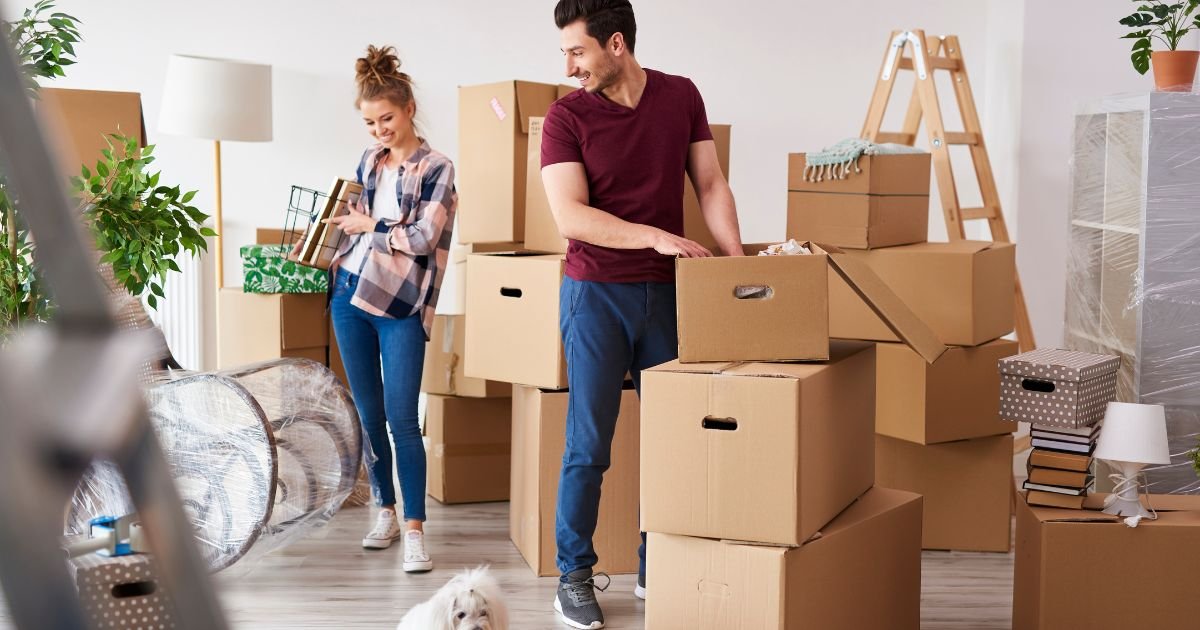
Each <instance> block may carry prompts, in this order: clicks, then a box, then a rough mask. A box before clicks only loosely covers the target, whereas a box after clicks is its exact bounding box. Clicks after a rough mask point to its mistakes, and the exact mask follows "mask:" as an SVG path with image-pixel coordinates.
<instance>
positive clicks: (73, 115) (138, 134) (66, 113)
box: [34, 87, 146, 177]
mask: <svg viewBox="0 0 1200 630" xmlns="http://www.w3.org/2000/svg"><path fill="white" fill-rule="evenodd" d="M34 103H35V104H36V107H37V111H38V114H39V115H40V116H41V117H42V119H43V120H45V121H47V125H46V127H47V129H48V130H49V133H50V137H51V139H52V141H53V142H54V145H55V149H56V151H55V153H56V154H57V155H58V166H59V168H60V169H61V170H62V173H63V174H65V175H67V176H71V177H76V176H79V174H80V170H79V167H80V166H83V165H85V164H86V165H87V167H88V170H89V171H92V172H93V173H94V172H95V168H94V167H95V166H96V162H98V161H100V160H101V159H103V156H102V155H101V153H100V152H101V151H103V150H105V149H107V148H108V142H106V140H108V139H109V138H108V134H113V133H120V134H123V135H125V136H129V137H133V138H137V139H138V146H140V147H144V146H146V122H145V120H144V119H143V117H142V97H141V95H140V94H138V93H137V92H106V91H100V90H73V89H65V88H51V87H44V88H41V89H40V90H38V99H37V100H36V101H34ZM113 149H114V153H116V154H117V155H118V156H120V155H121V152H122V149H120V148H119V147H116V146H114V147H113Z"/></svg>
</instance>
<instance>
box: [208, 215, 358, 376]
mask: <svg viewBox="0 0 1200 630" xmlns="http://www.w3.org/2000/svg"><path fill="white" fill-rule="evenodd" d="M285 236H286V235H285V234H284V231H283V230H278V229H267V228H259V229H258V230H257V231H256V233H255V244H254V245H247V246H245V247H242V248H241V255H242V275H243V281H244V284H243V286H240V287H225V288H222V289H221V291H220V294H219V295H218V296H217V308H218V309H219V312H220V324H221V330H220V331H219V332H220V335H218V338H217V368H218V369H226V368H233V367H237V366H240V365H246V364H249V363H257V362H259V361H268V360H271V359H279V358H284V357H296V358H304V359H311V360H313V361H316V362H318V363H320V364H322V365H325V366H328V367H329V368H330V369H331V370H333V371H334V373H335V374H337V376H338V378H340V379H341V380H342V382H343V383H345V382H346V374H345V371H344V370H343V369H342V367H341V366H342V362H341V356H340V355H339V354H338V351H337V344H336V343H334V336H333V329H332V325H331V322H330V321H329V313H328V310H327V309H326V303H327V301H328V300H327V297H326V291H327V289H328V280H327V278H326V275H325V273H324V272H322V271H318V270H315V269H310V268H308V267H303V266H301V265H298V264H296V263H293V262H290V261H287V260H285V259H284V253H285V252H284V251H283V249H284V248H283V247H282V246H281V245H280V244H281V243H283V242H285V240H286V239H285V238H284V237H285Z"/></svg>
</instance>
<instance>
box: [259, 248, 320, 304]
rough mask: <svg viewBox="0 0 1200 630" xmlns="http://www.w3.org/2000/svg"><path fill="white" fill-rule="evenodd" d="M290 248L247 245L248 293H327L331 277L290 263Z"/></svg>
mask: <svg viewBox="0 0 1200 630" xmlns="http://www.w3.org/2000/svg"><path fill="white" fill-rule="evenodd" d="M287 250H288V247H287V246H286V245H246V246H243V247H242V249H241V254H242V276H243V279H244V285H243V290H244V291H245V292H246V293H325V292H326V291H328V290H329V276H328V274H327V273H326V272H325V271H322V270H320V269H314V268H312V267H305V266H304V265H301V264H300V263H297V262H293V261H290V260H288V259H287V257H286V254H287Z"/></svg>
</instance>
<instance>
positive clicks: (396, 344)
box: [329, 269, 425, 521]
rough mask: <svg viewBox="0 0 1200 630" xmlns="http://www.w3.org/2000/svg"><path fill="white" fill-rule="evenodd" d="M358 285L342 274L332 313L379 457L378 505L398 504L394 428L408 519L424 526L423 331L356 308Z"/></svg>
mask: <svg viewBox="0 0 1200 630" xmlns="http://www.w3.org/2000/svg"><path fill="white" fill-rule="evenodd" d="M357 285H358V276H356V275H354V274H352V273H350V272H348V271H346V270H344V269H342V270H338V272H337V277H336V278H334V287H333V301H332V302H331V303H330V306H329V308H330V317H331V318H332V319H333V331H334V334H335V335H336V336H337V344H338V350H339V351H341V353H342V363H343V364H344V365H345V366H346V378H347V379H349V381H350V391H351V393H353V394H354V405H355V406H356V407H358V417H359V420H360V421H361V422H362V428H363V435H364V437H365V438H366V446H368V447H369V448H370V451H368V452H373V453H374V454H375V461H373V462H370V463H369V464H368V466H367V469H368V471H369V472H370V474H371V485H372V486H373V488H374V491H375V492H374V494H375V501H376V503H377V504H378V505H395V504H396V488H395V486H393V485H392V445H391V444H389V443H388V427H391V429H392V440H393V441H394V442H395V446H396V472H397V474H398V475H399V477H400V493H401V495H402V496H403V498H404V519H405V520H417V521H424V520H425V446H424V444H423V443H422V442H421V428H420V426H419V423H418V421H417V396H418V395H419V394H420V391H421V369H422V368H423V366H424V363H425V327H424V325H423V324H422V322H421V316H420V315H419V314H418V315H411V316H409V317H405V318H403V319H393V318H389V317H380V316H377V315H371V314H369V313H367V312H366V311H364V310H362V309H360V308H358V307H357V306H354V305H353V304H351V303H350V298H351V296H353V295H354V289H355V287H356V286H357ZM381 360H382V363H381Z"/></svg>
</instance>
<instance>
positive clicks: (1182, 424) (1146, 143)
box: [1064, 92, 1200, 493]
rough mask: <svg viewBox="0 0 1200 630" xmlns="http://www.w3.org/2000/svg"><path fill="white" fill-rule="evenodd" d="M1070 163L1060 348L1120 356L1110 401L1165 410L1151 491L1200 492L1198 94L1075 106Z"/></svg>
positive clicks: (1156, 95)
mask: <svg viewBox="0 0 1200 630" xmlns="http://www.w3.org/2000/svg"><path fill="white" fill-rule="evenodd" d="M1071 166H1072V195H1071V205H1070V210H1069V215H1070V216H1069V220H1070V225H1069V241H1070V250H1069V251H1070V256H1069V261H1068V266H1067V296H1066V322H1065V323H1066V327H1065V330H1064V342H1065V345H1066V347H1068V348H1071V349H1078V350H1085V351H1090V352H1102V353H1106V354H1118V355H1120V356H1121V371H1120V373H1119V379H1118V384H1117V399H1118V400H1121V401H1125V402H1139V403H1147V404H1162V405H1164V406H1166V408H1167V429H1168V439H1169V444H1170V450H1171V461H1172V463H1171V464H1170V465H1167V466H1159V467H1150V468H1147V469H1146V474H1147V478H1148V481H1149V483H1150V490H1151V491H1152V492H1159V493H1197V492H1200V480H1198V479H1197V476H1196V473H1195V472H1194V471H1193V469H1192V467H1191V463H1190V460H1189V458H1188V452H1189V451H1191V450H1192V449H1193V448H1195V447H1196V445H1197V436H1198V435H1200V94H1193V93H1167V92H1155V93H1149V94H1138V95H1122V96H1114V97H1109V98H1105V99H1102V100H1099V101H1096V102H1093V103H1089V104H1087V105H1085V106H1084V107H1082V108H1081V109H1080V110H1079V111H1078V113H1077V115H1076V118H1075V135H1074V150H1073V158H1072V164H1071ZM1098 472H1103V471H1098Z"/></svg>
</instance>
